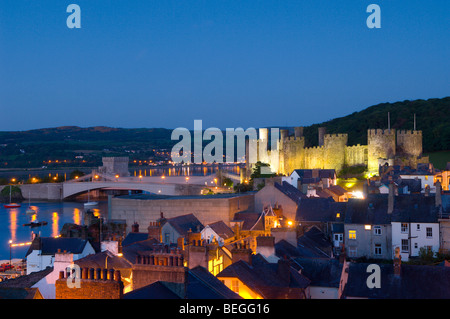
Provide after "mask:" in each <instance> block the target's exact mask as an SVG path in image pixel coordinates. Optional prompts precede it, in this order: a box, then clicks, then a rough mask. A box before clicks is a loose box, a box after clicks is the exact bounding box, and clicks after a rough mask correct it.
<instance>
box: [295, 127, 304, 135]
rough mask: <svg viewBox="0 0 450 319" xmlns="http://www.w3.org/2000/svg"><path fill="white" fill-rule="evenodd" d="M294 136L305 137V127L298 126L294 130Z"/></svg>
mask: <svg viewBox="0 0 450 319" xmlns="http://www.w3.org/2000/svg"><path fill="white" fill-rule="evenodd" d="M294 136H295V137H302V136H303V126H298V127H295V128H294Z"/></svg>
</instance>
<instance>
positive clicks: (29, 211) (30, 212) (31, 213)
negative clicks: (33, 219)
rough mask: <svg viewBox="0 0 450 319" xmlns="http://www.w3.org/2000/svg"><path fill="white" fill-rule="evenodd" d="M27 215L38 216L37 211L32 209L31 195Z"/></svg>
mask: <svg viewBox="0 0 450 319" xmlns="http://www.w3.org/2000/svg"><path fill="white" fill-rule="evenodd" d="M26 213H27V215H34V214H36V210H34V209H33V208H31V204H30V195H29V194H28V209H27V211H26Z"/></svg>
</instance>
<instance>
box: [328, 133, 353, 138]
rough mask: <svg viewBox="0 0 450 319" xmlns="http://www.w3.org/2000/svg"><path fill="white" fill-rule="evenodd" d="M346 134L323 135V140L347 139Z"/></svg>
mask: <svg viewBox="0 0 450 319" xmlns="http://www.w3.org/2000/svg"><path fill="white" fill-rule="evenodd" d="M347 137H348V134H346V133H336V134H325V138H347Z"/></svg>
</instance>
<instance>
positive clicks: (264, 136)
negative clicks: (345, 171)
mask: <svg viewBox="0 0 450 319" xmlns="http://www.w3.org/2000/svg"><path fill="white" fill-rule="evenodd" d="M318 133H319V145H318V146H315V147H305V137H304V136H303V127H295V128H294V135H293V136H290V135H289V130H286V129H282V130H280V139H279V140H278V141H277V145H276V146H275V147H271V149H269V150H268V151H267V152H260V151H259V148H261V147H266V146H267V143H268V137H269V130H268V129H267V128H260V129H259V138H258V140H257V144H256V145H257V150H258V151H257V161H259V162H262V163H267V164H270V168H271V171H272V172H274V173H277V174H281V175H290V174H291V173H292V172H293V171H294V170H295V169H335V170H336V172H339V171H340V170H342V168H344V167H345V166H366V167H367V171H368V173H371V174H377V173H378V168H379V165H384V164H386V163H388V164H389V165H403V166H411V167H412V168H416V167H417V164H418V163H428V162H429V159H428V157H424V156H422V131H417V130H412V131H411V130H398V131H396V130H395V129H369V130H368V132H367V145H360V144H358V145H352V146H349V145H347V141H348V134H345V133H344V134H326V128H325V127H319V132H318ZM260 153H261V154H260ZM248 156H249V154H248V152H246V162H247V163H249V157H248ZM253 165H254V164H253ZM253 165H252V163H250V165H248V166H247V167H248V169H249V171H250V172H251V170H252V167H253Z"/></svg>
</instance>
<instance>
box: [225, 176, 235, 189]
mask: <svg viewBox="0 0 450 319" xmlns="http://www.w3.org/2000/svg"><path fill="white" fill-rule="evenodd" d="M223 186H225V187H233V181H232V180H231V178H228V177H225V178H224V179H223Z"/></svg>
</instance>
